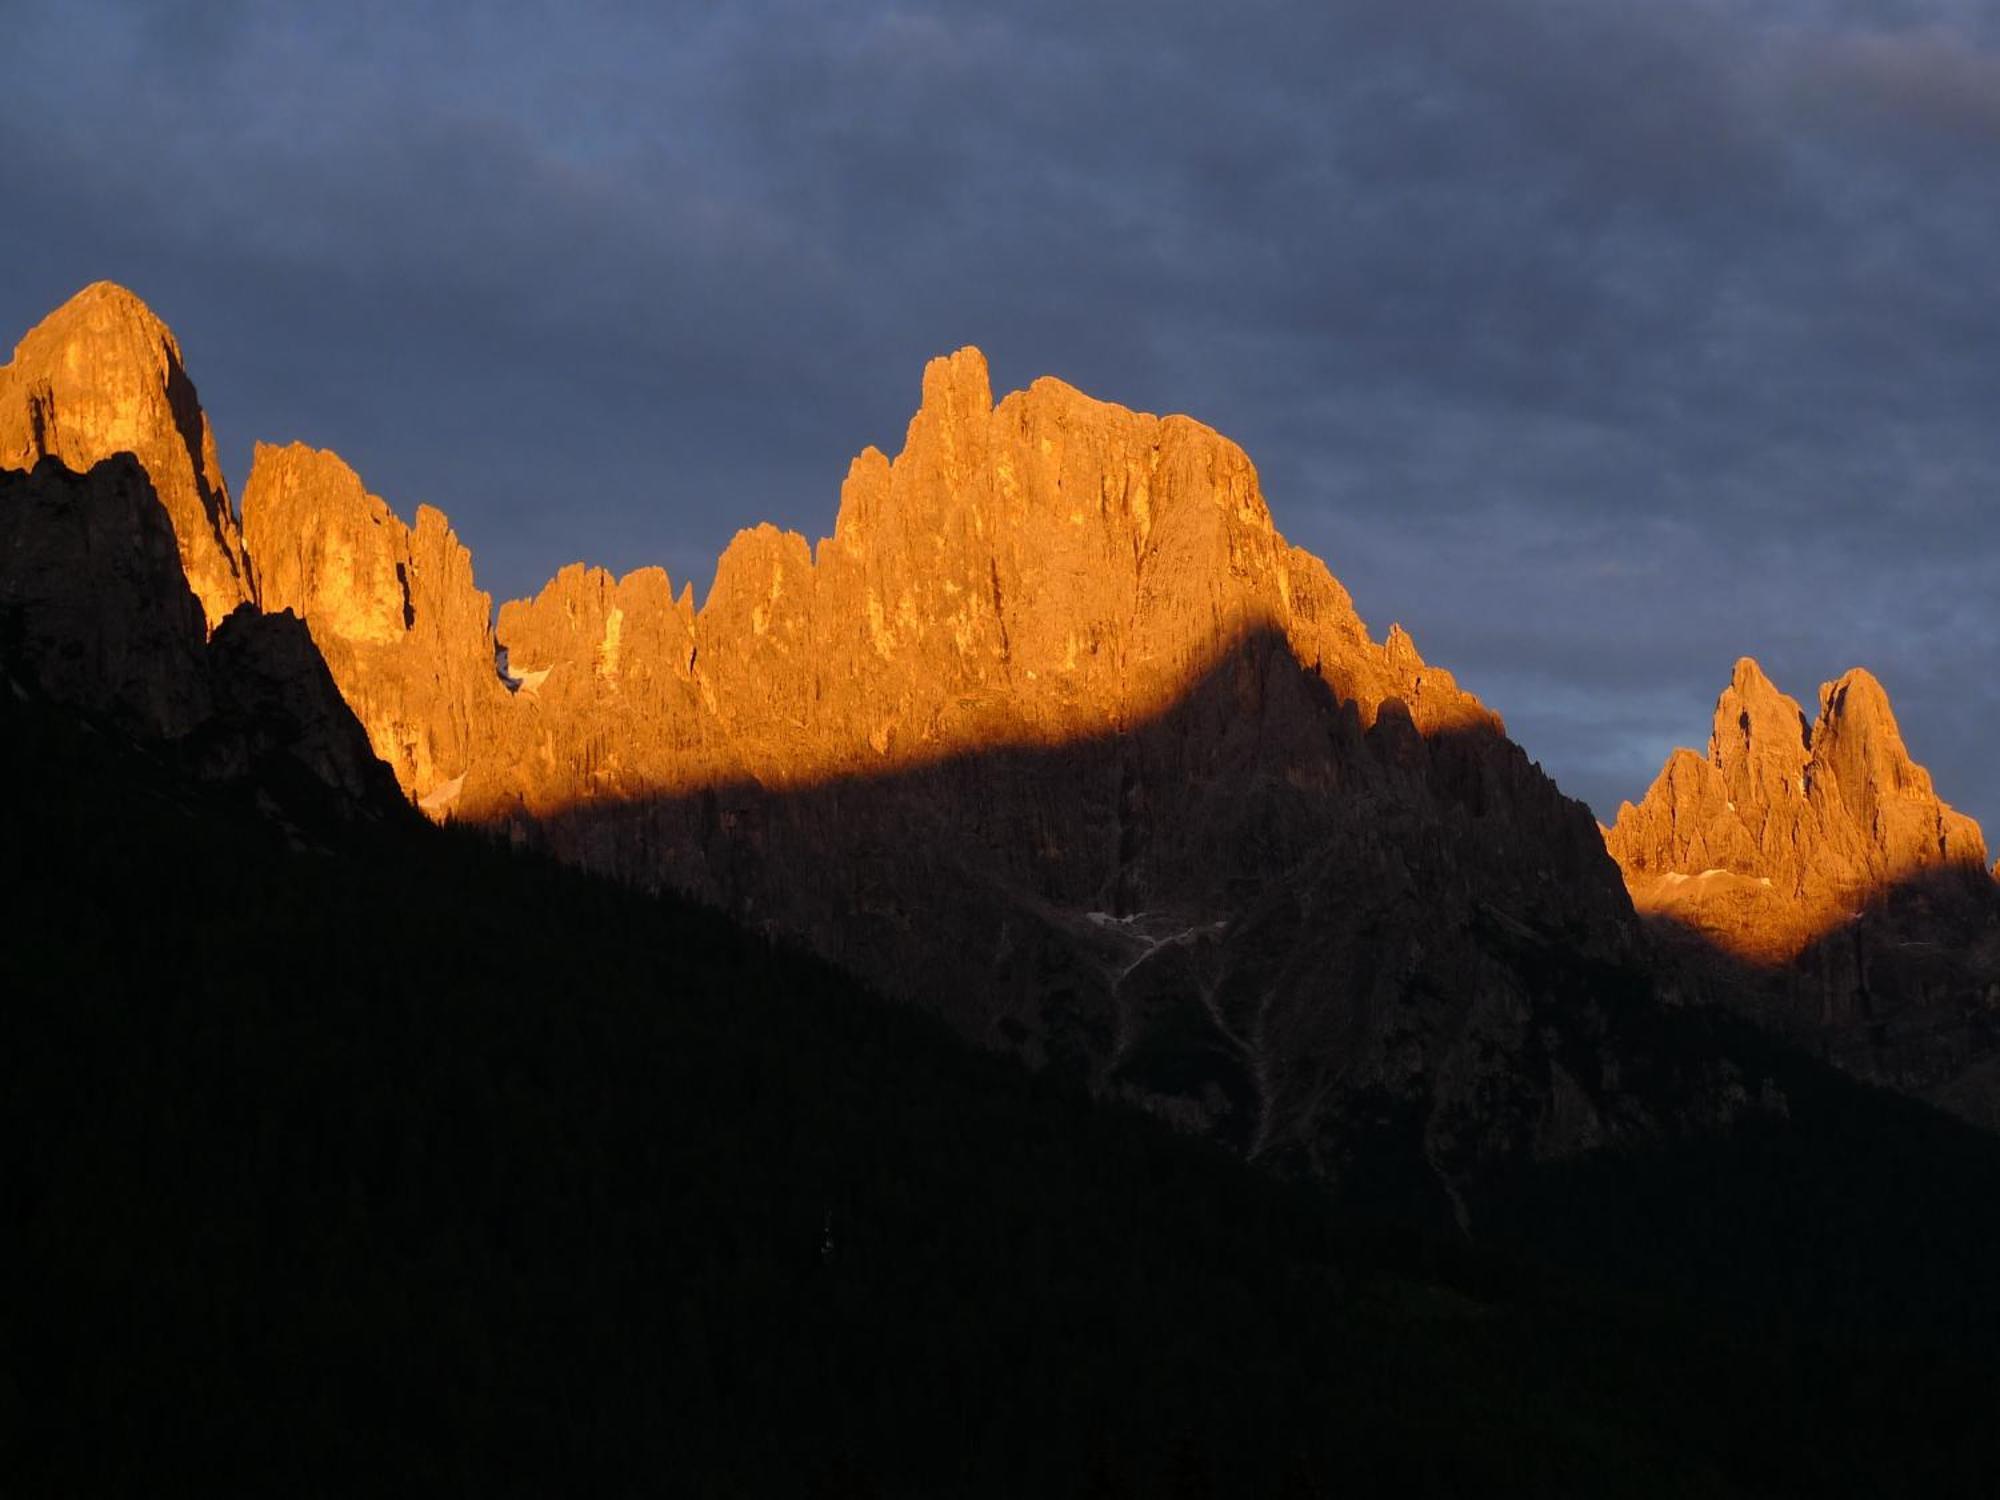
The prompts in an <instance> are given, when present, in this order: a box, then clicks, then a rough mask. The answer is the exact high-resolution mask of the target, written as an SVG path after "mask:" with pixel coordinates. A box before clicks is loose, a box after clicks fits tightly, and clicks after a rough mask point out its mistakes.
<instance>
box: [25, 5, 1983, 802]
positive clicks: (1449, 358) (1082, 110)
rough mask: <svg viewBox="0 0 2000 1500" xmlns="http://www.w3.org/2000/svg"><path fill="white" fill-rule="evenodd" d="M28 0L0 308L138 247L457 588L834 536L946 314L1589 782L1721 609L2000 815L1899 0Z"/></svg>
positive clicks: (1930, 107) (1943, 314)
mask: <svg viewBox="0 0 2000 1500" xmlns="http://www.w3.org/2000/svg"><path fill="white" fill-rule="evenodd" d="M20 10H21V14H20V15H19V16H11V15H10V16H9V17H8V18H7V19H8V20H9V22H10V29H11V32H12V35H13V38H14V41H13V45H14V52H15V59H16V61H15V75H16V80H17V82H16V94H17V97H16V100H15V107H14V112H13V115H12V121H13V126H14V132H13V134H14V139H13V141H12V142H11V144H10V149H9V151H8V153H7V154H6V156H5V158H4V159H0V193H4V195H5V201H6V202H7V203H8V204H9V207H10V211H11V218H12V220H13V222H14V224H15V225H16V226H18V228H17V230H16V232H15V233H13V234H11V235H10V236H9V237H7V239H6V241H5V243H0V272H4V274H0V323H5V324H11V325H12V326H13V327H15V328H17V329H19V328H25V327H26V326H27V324H28V323H29V322H31V321H32V320H33V319H34V318H36V317H38V316H39V315H40V314H41V313H42V312H44V311H46V309H47V308H48V307H49V306H51V305H53V304H54V303H55V302H56V301H58V300H60V299H61V298H62V297H63V296H65V295H67V294H68V293H69V292H70V291H72V290H74V289H75V287H76V286H77V285H80V284H81V283H83V282H84V281H87V280H89V279H91V278H93V277H96V276H113V277H116V278H118V279H121V280H126V281H128V282H130V283H132V284H133V285H134V286H135V287H137V289H138V290H140V291H141V292H142V294H144V295H146V296H147V297H148V298H150V299H151V300H152V301H153V302H154V303H155V305H156V306H157V307H158V308H159V310H160V311H161V313H162V314H163V315H164V316H166V317H167V318H168V319H169V320H170V321H171V322H173V323H174V325H175V326H176V328H177V329H178V331H179V332H180V334H181V336H182V340H183V343H184V345H185V346H186V347H187V350H188V353H189V357H190V361H191V363H192V365H193V368H194V373H195V376H196V378H197V380H198V381H199V382H200V384H201V387H202V391H203V394H204V397H205V398H206V400H207V402H208V404H209V406H210V409H211V412H212V415H213V416H214V419H215V421H216V424H217V427H218V429H219V432H220V436H221V437H222V440H223V443H224V449H225V462H226V463H227V464H228V466H229V467H230V469H231V471H232V473H234V474H236V475H238V476H239V477H240V474H241V472H242V467H243V463H244V461H245V459H246V458H247V454H248V448H249V444H250V442H251V440H252V439H260V438H261V439H269V440H285V439H289V438H292V437H300V438H305V439H307V440H309V441H314V442H318V443H322V444H325V445H327V446H331V447H334V448H336V449H338V450H339V451H341V452H342V453H343V454H344V455H345V456H346V457H348V458H349V459H350V460H351V461H352V462H354V463H355V464H356V465H357V467H359V468H360V470H361V471H362V473H363V475H364V476H365V477H366V478H367V479H368V481H369V482H370V484H371V485H373V486H374V487H375V488H377V489H379V490H381V491H382V492H383V493H384V494H386V495H387V496H388V498H389V499H390V500H391V501H392V503H394V504H396V505H397V506H398V507H399V508H401V509H403V510H405V511H407V510H408V509H409V508H410V507H411V506H413V505H414V503H415V502H416V501H417V500H419V499H423V500H429V501H431V502H432V503H435V504H438V505H440V506H441V507H442V508H443V509H445V510H446V511H447V512H449V513H450V514H451V515H452V517H453V519H454V521H455V523H456V524H457V525H458V526H459V528H460V530H461V532H462V533H463V534H464V535H465V536H466V537H467V539H468V540H469V541H470V542H471V544H472V545H473V547H474V551H475V556H476V558H477V559H478V562H479V565H480V571H481V577H482V581H484V582H485V583H486V584H487V585H488V586H489V587H493V588H494V589H495V590H496V591H497V592H499V593H501V594H503V595H507V594H517V593H520V592H524V591H526V590H528V589H531V588H533V587H535V586H536V585H537V584H538V583H539V581H540V580H541V579H542V578H543V577H546V576H547V575H548V574H549V573H550V572H552V571H553V570H554V569H555V568H556V567H557V566H559V565H560V564H562V563H564V562H567V561H570V560H572V559H573V558H574V557H575V556H577V555H579V554H581V555H583V556H585V557H587V558H588V559H589V560H591V561H594V562H601V563H606V564H609V565H612V566H614V567H618V568H627V567H631V566H635V565H637V564H640V563H642V562H649V561H664V562H665V563H666V564H667V565H668V567H669V569H670V571H671V572H672V573H673V574H674V575H675V577H676V578H677V579H679V578H684V577H693V578H694V580H695V582H696V585H697V588H702V587H705V586H706V582H707V577H708V571H709V568H710V566H711V564H712V560H713V558H714V555H715V553H716V551H717V550H718V549H719V548H720V546H721V545H722V544H723V543H724V542H725V541H726V540H727V537H728V535H729V533H730V532H731V531H732V530H734V529H735V528H736V527H737V526H739V525H747V524H750V523H752V522H754V521H756V520H759V519H764V518H767V517H768V518H771V519H775V520H777V521H780V522H781V523H783V524H787V525H792V526H796V527H798V528H800V529H802V530H805V531H806V532H808V534H812V535H817V534H820V533H823V532H824V531H826V530H827V529H829V528H830V526H831V522H832V516H833V508H834V504H835V499H836V495H837V489H838V485H839V481H840V477H841V475H842V473H843V472H844V470H845V466H846V462H847V459H848V457H849V456H850V455H851V454H852V453H853V452H854V451H855V450H857V449H859V448H860V447H861V446H862V445H863V444H865V443H875V444H878V445H881V446H884V447H887V448H890V449H892V450H893V449H894V448H895V447H896V446H897V445H898V443H899V441H900V435H901V432H902V429H903V424H904V422H905V421H906V420H907V418H908V415H909V410H910V407H911V406H912V404H913V402H914V400H915V397H916V391H917V382H918V375H919V372H920V369H921V364H922V361H923V360H924V358H926V357H927V356H929V355H931V354H935V353H938V352H941V351H943V350H945V349H949V348H951V347H955V346H956V345H958V344H960V343H964V342H977V343H980V344H981V345H983V346H984V347H985V348H986V349H987V351H988V353H989V355H990V356H991V357H992V359H993V362H994V368H995V374H996V379H997V380H998V382H999V383H1000V384H1001V385H1003V386H1006V385H1018V384H1023V383H1025V382H1026V381H1027V380H1029V379H1031V378H1033V377H1034V376H1036V375H1038V374H1042V373H1045V372H1047V373H1056V374H1060V375H1062V376H1064V377H1065V378H1067V379H1069V380H1072V381H1074V382H1075V383H1077V384H1079V385H1081V386H1083V387H1084V388H1085V389H1087V390H1090V391H1092V392H1094V393H1095V394H1099V395H1102V396H1104V397H1107V398H1109V399H1114V400H1119V401H1123V402H1126V403H1127V404H1130V405H1135V406H1143V407H1147V408H1150V409H1153V410H1182V411H1189V412H1191V413H1193V414H1194V415H1196V416H1199V417H1201V418H1202V419H1204V420H1206V421H1209V422H1210V423H1212V424H1213V425H1215V426H1217V427H1219V428H1221V429H1222V430H1223V431H1225V432H1227V433H1229V434H1230V435H1231V436H1232V437H1234V438H1236V439H1237V440H1238V441H1240V442H1242V443H1243V444H1244V446H1245V447H1246V448H1247V449H1248V451H1249V452H1250V453H1251V455H1252V456H1253V458H1254V459H1255V460H1256V461H1257V463H1258V465H1259V468H1260V470H1261V472H1262V474H1263V476H1264V480H1265V484H1266V489H1267V491H1268V493H1269V494H1270V496H1271V500H1272V504H1273V507H1274V510H1275V512H1276V514H1277V516H1278V519H1279V521H1280V524H1281V525H1282V526H1284V528H1285V529H1286V531H1287V532H1288V534H1290V535H1291V536H1292V537H1293V539H1294V540H1296V541H1298V542H1300V543H1302V544H1304V545H1307V546H1310V547H1312V548H1314V549H1315V550H1317V551H1320V552H1322V553H1323V554H1324V555H1325V556H1326V557H1327V559H1328V562H1329V564H1330V565H1331V566H1332V567H1333V568H1334V571H1335V572H1336V573H1337V574H1338V575H1339V576H1340V577H1341V578H1342V579H1343V581H1344V582H1346V583H1347V584H1348V586H1349V587H1350V589H1351V590H1352V591H1353V592H1354V594H1355V597H1356V600H1357V602H1358V603H1359V605H1360V606H1361V607H1362V609H1363V611H1364V613H1365V614H1366V615H1367V617H1368V618H1369V619H1370V621H1371V622H1372V623H1373V624H1374V625H1375V626H1376V628H1377V629H1378V630H1379V629H1381V628H1383V627H1385V626H1386V625H1387V623H1388V622H1389V621H1390V620H1391V619H1399V620H1401V621H1402V622H1403V623H1405V624H1406V625H1408V626H1409V627H1410V628H1411V629H1412V630H1413V631H1414V632H1415V633H1416V635H1417V638H1418V641H1419V644H1420V645H1421V646H1422V647H1423V649H1424V650H1425V652H1426V654H1427V655H1429V656H1430V657H1432V658H1433V659H1434V660H1438V661H1441V662H1443V663H1445V664H1446V665H1450V666H1452V667H1453V668H1454V669H1455V670H1457V671H1458V672H1459V674H1460V676H1461V677H1462V678H1463V679H1464V680H1465V681H1466V682H1467V684H1468V685H1469V686H1471V687H1473V688H1474V689H1475V690H1477V691H1479V692H1481V693H1482V694H1483V695H1484V696H1486V697H1487V698H1488V699H1489V701H1491V702H1493V703H1494V704H1495V706H1496V707H1498V708H1499V709H1500V710H1501V711H1502V712H1503V713H1504V714H1505V715H1506V716H1507V718H1508V720H1509V722H1510V724H1511V725H1512V726H1513V727H1514V729H1515V730H1516V732H1517V733H1518V734H1520V735H1521V737H1522V738H1523V740H1524V742H1525V743H1526V744H1527V745H1528V747H1529V749H1530V750H1531V752H1533V753H1534V754H1536V755H1537V756H1538V757H1539V758H1541V759H1542V760H1543V761H1544V763H1545V764H1547V765H1548V766H1549V767H1550V769H1551V770H1552V771H1553V772H1554V773H1555V774H1556V775H1557V777H1558V779H1559V780H1561V781H1562V782H1563V783H1564V784H1565V786H1567V787H1569V788H1570V789H1571V790H1573V791H1576V792H1579V793H1582V794H1584V795H1587V796H1589V797H1590V799H1591V800H1592V801H1593V803H1594V804H1595V805H1596V806H1597V808H1598V810H1599V812H1600V815H1608V814H1609V813H1610V812H1611V811H1613V810H1614V809H1615V803H1616V799H1617V797H1619V796H1621V795H1622V796H1630V795H1636V794H1637V793H1638V792H1640V791H1641V790H1643V788H1644V786H1645V785H1646V783H1647V782H1648V781H1649V780H1650V778H1651V776H1652V774H1653V772H1654V770H1655V769H1656V768H1657V765H1658V760H1659V758H1660V757H1661V756H1662V755H1664V753H1665V750H1666V749H1667V748H1668V747H1669V745H1670V744H1672V743H1675V742H1692V743H1700V742H1701V741H1702V740H1703V739H1704V738H1705V736H1706V731H1707V715H1708V710H1709V705H1710V704H1712V701H1713V698H1714V694H1715V692H1716V691H1717V690H1718V689H1719V688H1720V686H1721V685H1722V683H1723V681H1724V680H1725V679H1726V676H1727V674H1728V670H1729V666H1730V664H1731V662H1733V660H1734V659H1735V657H1736V656H1737V655H1739V654H1742V653H1744V652H1746V651H1747V652H1751V653H1753V654H1757V655H1759V656H1760V657H1763V658H1766V660H1767V665H1768V666H1770V667H1771V669H1772V670H1773V672H1774V673H1776V674H1778V675H1779V680H1780V681H1781V682H1783V683H1784V684H1785V685H1786V686H1787V687H1789V688H1790V690H1791V691H1793V692H1794V693H1798V694H1801V695H1809V694H1810V693H1811V692H1812V691H1813V689H1814V688H1815V686H1816V685H1817V683H1818V681H1820V680H1822V679H1823V678H1825V677H1830V676H1832V675H1834V674H1835V673H1837V672H1838V671H1839V670H1841V669H1842V668H1844V667H1845V666H1848V665H1852V664H1854V663H1855V662H1863V663H1866V664H1868V665H1870V666H1871V667H1873V668H1874V669H1875V670H1876V671H1877V672H1878V674H1879V675H1881V676H1882V677H1883V679H1884V680H1885V682H1887V683H1888V685H1889V687H1890V689H1891V691H1892V693H1893V694H1895V696H1896V699H1897V703H1898V707H1899V710H1900V711H1901V712H1902V714H1903V716H1904V719H1905V723H1906V729H1907V730H1908V732H1909V736H1910V739H1911V742H1912V745H1913V747H1915V748H1916V750H1917V751H1918V753H1919V755H1920V756H1922V757H1924V758H1926V759H1928V760H1929V761H1930V762H1931V764H1932V765H1933V768H1934V770H1936V772H1937V774H1938V778H1939V783H1940V787H1941V789H1942V790H1943V791H1944V792H1945V794H1946V795H1947V796H1948V797H1951V798H1953V799H1954V800H1957V801H1959V802H1960V803H1961V804H1963V805H1966V806H1968V807H1969V808H1971V810H1973V811H1974V812H1975V813H1980V814H1983V815H1984V816H1986V817H1987V818H1988V820H1989V821H1991V820H1992V819H1994V818H1996V817H2000V772H1996V771H1994V770H1992V769H1991V768H1990V767H1989V765H1988V761H1989V760H1990V756H1988V755H1987V754H1986V753H1985V750H1984V737H1985V733H1986V726H1987V725H1989V724H1991V723H1992V722H1993V710H1994V707H1995V705H1994V703H1993V702H1992V698H1993V692H1992V690H1991V689H1990V688H1989V687H1988V686H1987V680H1988V671H1987V663H1989V662H1990V661H1991V659H1992V652H1993V648H1994V646H1995V644H1996V641H1995V639H1994V637H1995V634H1996V631H1995V627H1994V623H1993V622H1994V618H1995V617H1994V614H1993V612H1992V610H1991V609H1990V608H1989V607H1988V605H1987V601H1986V592H1985V591H1986V590H1987V589H1988V588H1989V587H1990V580H1991V579H1992V578H1993V576H1994V574H1995V570H1996V564H2000V528H1996V524H1995V522H1994V521H1993V520H1992V519H1990V518H1989V517H1990V509H1991V508H1990V506H1989V505H1988V496H1989V495H1990V493H1991V489H1992V476H1993V474H1994V473H1995V471H1996V468H2000V430H1996V424H1995V423H1994V421H1993V420H1992V414H1993V411H1994V407H1995V398H1996V395H2000V289H1997V288H1996V286H1995V285H1994V282H1993V278H1992V277H1991V276H1990V274H1989V273H1988V271H1987V269H1986V267H1987V262H1988V261H1989V260H1990V257H1991V247H1992V245H1993V244H1995V243H2000V193H1996V189H1995V180H1994V178H1993V176H1992V170H1991V166H1990V162H1991V153H1990V149H1986V148H1988V147H1990V138H1989V137H1990V129H1991V125H1992V116H1991V101H1992V99H1994V98H1995V97H2000V93H1996V92H1995V91H1994V90H1992V89H1991V88H1990V87H1988V86H1987V85H1988V82H1989V80H1990V70H1991V68H1992V66H1993V62H1992V59H1993V58H1994V57H1995V56H1996V55H2000V54H1997V53H1996V51H1995V48H1996V46H1997V45H2000V39H1996V37H1995V36H1994V35H1993V34H1992V33H1993V29H1994V24H1993V23H1992V22H1989V21H1987V20H1986V19H1985V18H1984V17H1983V16H1975V15H1972V14H1971V13H1970V12H1968V11H1966V9H1965V8H1964V7H1959V6H1954V5H1952V4H1949V3H1947V0H1935V3H1930V0H1909V3H1903V4H1893V5H1892V4H1891V3H1890V0H1880V3H1870V0H1845V3H1831V0H1795V3H1790V4H1779V5H1772V6H1768V7H1743V6H1737V5H1731V4H1723V3H1720V0H1690V3H1687V4H1677V5H1670V6H1636V5H1622V4H1621V5H1611V4H1585V3H1577V0H1428V3H1425V4H1419V5H1412V4H1409V3H1407V0H1350V3H1346V4H1342V5H1337V6H1320V5H1306V4H1277V3H1271V0H1246V3H1244V4H1242V5H1237V6H1232V7H1217V6H1212V5H1199V6H1198V5H1194V4H1183V3H1147V4H1138V3H1126V0H1117V3H1104V4H1097V5H1088V6H1077V5H1074V4H1068V3H1064V4H1057V3H1053V0H1049V3H1042V0H1032V3H1027V4H1022V5H1015V6H1009V7H1004V8H1002V7H992V6H987V5H983V4H982V5H974V4H971V3H931V4H923V3H918V4H909V5H903V6H875V5H854V6H838V7H836V6H828V5H825V4H822V3H806V0H765V3H755V4H743V5H732V6H724V7H717V6H696V5H686V6H667V7H658V6H640V5H623V4H615V3H591V4H582V5H569V6H562V7H558V6H555V5H553V4H529V3H520V0H500V3H495V4H492V5H488V6H483V7H480V8H479V9H478V10H476V11H475V10H469V9H467V8H464V7H445V6H429V5H422V4H396V5H391V4H386V3H381V0H367V3H365V4H361V5H357V6H353V7H343V8H338V9H330V8H325V7H307V6H303V5H288V4H270V5H256V6H251V5H245V4H226V3H207V4H204V3H183V4H164V5H144V6H141V5H119V4H108V3H103V0H78V3H76V4H73V5H65V6H61V7H55V6H37V7H32V8H29V7H26V6H21V7H20ZM79 59H88V60H89V65H88V66H79V62H78V60H79Z"/></svg>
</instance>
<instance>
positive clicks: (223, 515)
mask: <svg viewBox="0 0 2000 1500" xmlns="http://www.w3.org/2000/svg"><path fill="white" fill-rule="evenodd" d="M117 453H131V454H133V455H134V456H135V457H137V458H138V460H139V462H140V464H141V465H142V466H143V467H144V469H145V471H146V474H147V476H148V477H149V478H150V479H151V480H152V484H153V489H154V490H155V492H156V493H157V494H158V495H159V498H160V503H161V504H162V505H163V506H165V507H166V511H167V515H168V517H169V519H170V520H171V521H172V523H173V530H174V537H175V540H176V542H177V543H178V545H179V548H180V557H181V565H182V567H183V569H184V570H185V571H186V574H187V580H188V585H189V587H191V588H192V589H193V590H194V593H195V597H196V598H197V599H199V600H200V601H201V607H202V613H203V614H204V616H205V617H206V618H207V621H208V628H209V629H210V630H213V629H214V628H215V627H216V625H217V624H219V623H220V622H221V620H222V619H223V617H224V616H225V615H227V614H228V613H229V612H230V611H231V610H233V609H234V608H236V606H237V605H239V604H242V603H244V602H245V601H248V600H252V599H254V597H255V596H254V591H253V589H252V587H251V583H250V576H249V572H248V570H247V568H246V567H245V565H244V560H243V543H242V539H241V537H240V536H239V534H238V531H237V525H236V518H235V516H234V514H233V513H232V512H231V509H230V504H229V491H228V490H227V488H226V487H225V486H224V484H223V481H222V468H221V465H220V464H219V463H218V462H217V461H216V456H215V438H214V435H213V434H212V433H210V431H209V428H208V419H207V418H206V417H205V416H204V415H203V414H202V410H201V405H200V403H199V401H198V400H197V399H196V396H195V389H194V385H193V383H192V382H191V381H190V380H189V379H188V376H187V371H186V369H185V367H184V366H183V365H182V363H181V350H180V345H179V344H178V343H177V342H176V341H175V339H174V336H173V334H172V333H170V332H169V331H168V330H167V327H166V325H165V324H164V323H162V322H161V321H160V320H159V319H158V318H156V317H154V316H153V314H152V312H151V310H150V309H148V308H147V306H146V305H145V303H143V302H141V301H140V300H139V299H138V298H137V297H135V296H133V295H132V294H131V293H130V292H128V291H126V290H125V289H124V288H123V287H119V286H114V285H112V284H111V283H109V282H102V281H101V282H98V283H96V284H94V285H92V286H88V287H85V288H84V289H83V290H82V291H81V292H78V293H77V294H76V296H74V297H72V298H70V300H69V301H67V302H65V303H64V304H63V305H62V306H61V307H59V308H57V309H56V310H55V311H54V312H52V313H50V314H49V316H48V317H46V318H44V319H43V320H42V321H41V322H40V323H39V324H37V325H36V327H35V328H34V329H33V330H32V331H31V332H30V333H29V334H28V335H27V337H25V338H24V339H22V340H21V342H20V344H19V345H17V346H16V348H15V350H14V358H13V361H12V362H11V363H9V364H7V365H5V366H0V467H4V468H9V469H32V468H33V467H34V466H35V464H36V463H37V462H38V461H39V460H41V459H43V458H55V459H59V460H61V461H62V463H63V464H64V465H65V466H67V467H68V468H69V469H71V470H74V471H77V472H81V471H84V470H87V469H89V468H90V467H91V466H92V465H94V464H96V463H98V462H99V461H100V460H102V459H106V458H110V457H111V456H112V455H113V454H117Z"/></svg>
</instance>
